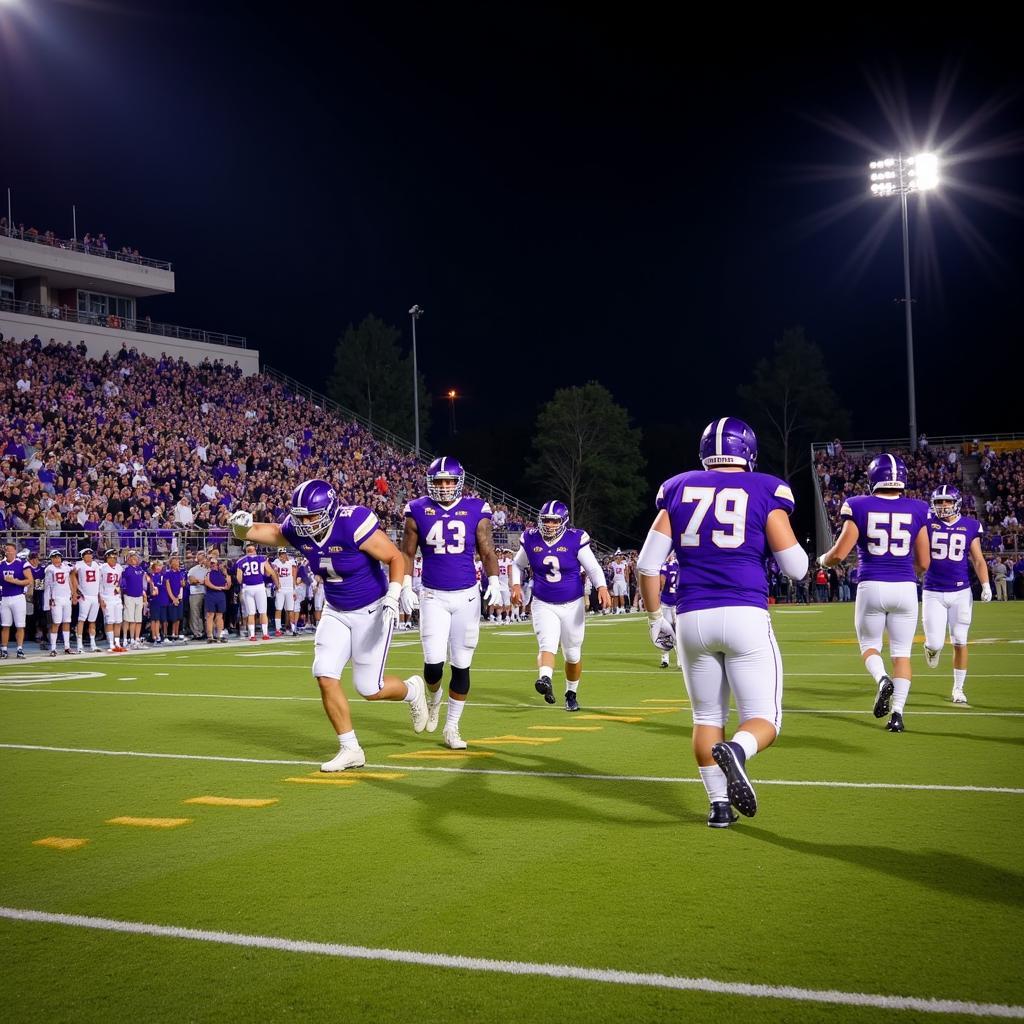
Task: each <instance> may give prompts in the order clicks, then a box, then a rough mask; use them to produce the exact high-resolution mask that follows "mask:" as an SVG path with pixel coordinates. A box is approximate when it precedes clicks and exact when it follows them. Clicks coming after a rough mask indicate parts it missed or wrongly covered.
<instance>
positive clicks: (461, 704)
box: [444, 697, 466, 729]
mask: <svg viewBox="0 0 1024 1024" xmlns="http://www.w3.org/2000/svg"><path fill="white" fill-rule="evenodd" d="M465 706H466V702H465V701H464V700H456V699H455V698H454V697H449V698H448V717H447V718H445V720H444V727H445V728H446V729H457V728H458V727H459V719H460V718H461V717H462V712H463V709H464V708H465Z"/></svg>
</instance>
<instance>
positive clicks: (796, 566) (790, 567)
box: [772, 544, 810, 580]
mask: <svg viewBox="0 0 1024 1024" xmlns="http://www.w3.org/2000/svg"><path fill="white" fill-rule="evenodd" d="M772 555H773V556H774V557H775V561H776V562H778V563H779V569H780V570H781V571H782V572H783V573H785V575H787V576H788V577H789V578H790V579H791V580H802V579H803V578H804V575H805V574H806V572H807V567H808V565H809V564H810V560H809V559H808V557H807V552H806V551H804V549H803V548H802V547H800V545H799V544H794V545H793V546H792V547H791V548H786V549H785V551H773V552H772Z"/></svg>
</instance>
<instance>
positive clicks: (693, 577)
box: [655, 470, 794, 612]
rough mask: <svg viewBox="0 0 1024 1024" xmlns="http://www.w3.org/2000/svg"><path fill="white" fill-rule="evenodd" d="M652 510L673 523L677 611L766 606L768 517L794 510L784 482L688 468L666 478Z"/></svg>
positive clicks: (763, 474) (761, 476) (791, 496)
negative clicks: (677, 569) (689, 469)
mask: <svg viewBox="0 0 1024 1024" xmlns="http://www.w3.org/2000/svg"><path fill="white" fill-rule="evenodd" d="M655 505H656V506H657V507H658V508H660V509H662V508H663V509H665V510H666V511H667V512H668V514H669V518H670V520H671V523H672V544H673V547H674V548H675V552H676V559H677V560H678V563H679V582H678V594H677V597H676V609H677V611H680V612H692V611H698V610H700V609H702V608H730V607H734V606H737V605H740V606H748V607H754V608H767V607H768V559H769V558H770V557H771V552H770V551H769V550H768V542H767V540H766V539H765V525H766V524H767V522H768V516H769V515H770V514H771V513H772V512H774V511H775V509H777V508H781V509H783V510H784V511H785V513H786V514H787V515H791V514H792V512H793V507H794V502H793V492H792V491H791V490H790V487H789V484H787V483H785V482H784V481H782V480H780V479H778V477H774V476H769V475H768V474H767V473H723V472H718V471H715V470H692V471H690V472H688V473H680V474H679V475H678V476H674V477H672V479H671V480H666V481H665V483H663V484H662V485H661V489H660V490H659V491H658V497H657V499H656V501H655Z"/></svg>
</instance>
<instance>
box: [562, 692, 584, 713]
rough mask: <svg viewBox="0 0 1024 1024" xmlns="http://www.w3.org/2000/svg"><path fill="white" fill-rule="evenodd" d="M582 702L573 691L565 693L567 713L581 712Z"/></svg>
mask: <svg viewBox="0 0 1024 1024" xmlns="http://www.w3.org/2000/svg"><path fill="white" fill-rule="evenodd" d="M579 709H580V702H579V701H578V700H577V699H576V694H575V693H574V692H573V691H572V690H566V691H565V710H566V711H579Z"/></svg>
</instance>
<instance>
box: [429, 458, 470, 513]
mask: <svg viewBox="0 0 1024 1024" xmlns="http://www.w3.org/2000/svg"><path fill="white" fill-rule="evenodd" d="M465 480H466V471H465V470H464V469H463V468H462V463H461V462H459V460H458V459H452V458H448V457H447V456H441V458H439V459H434V461H433V462H432V463H431V464H430V465H429V466H428V467H427V494H428V495H430V498H431V500H432V501H436V502H437V503H438V504H439V505H454V504H455V502H457V501H458V500H459V498H461V497H462V485H463V483H464V482H465ZM443 484H448V485H451V484H454V485H455V486H454V490H453V489H452V487H451V486H447V487H442V485H443Z"/></svg>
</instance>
